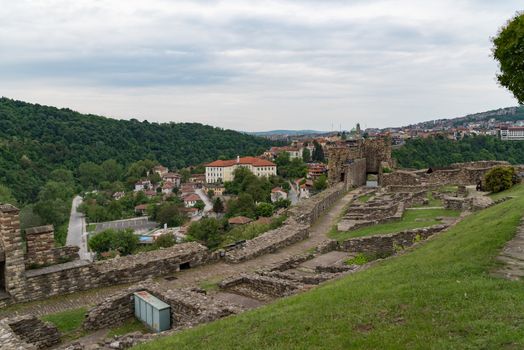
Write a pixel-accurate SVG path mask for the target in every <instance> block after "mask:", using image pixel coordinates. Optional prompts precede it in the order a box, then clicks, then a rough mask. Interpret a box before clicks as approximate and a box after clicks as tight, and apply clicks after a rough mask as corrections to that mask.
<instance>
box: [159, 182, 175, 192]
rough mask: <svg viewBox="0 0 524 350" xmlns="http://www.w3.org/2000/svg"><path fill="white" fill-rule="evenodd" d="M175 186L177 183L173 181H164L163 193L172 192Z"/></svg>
mask: <svg viewBox="0 0 524 350" xmlns="http://www.w3.org/2000/svg"><path fill="white" fill-rule="evenodd" d="M174 188H175V184H174V183H172V182H164V184H163V185H162V193H163V194H172V193H173V189H174Z"/></svg>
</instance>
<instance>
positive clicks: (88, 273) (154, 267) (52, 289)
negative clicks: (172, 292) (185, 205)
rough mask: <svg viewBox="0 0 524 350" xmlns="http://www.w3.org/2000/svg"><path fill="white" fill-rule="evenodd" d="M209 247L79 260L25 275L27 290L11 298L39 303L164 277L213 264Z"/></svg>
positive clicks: (188, 245) (187, 246)
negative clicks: (185, 265)
mask: <svg viewBox="0 0 524 350" xmlns="http://www.w3.org/2000/svg"><path fill="white" fill-rule="evenodd" d="M211 256H214V255H211V254H209V251H208V249H207V248H206V247H204V246H202V245H200V244H198V243H196V242H191V243H182V244H177V245H175V246H173V247H170V248H166V249H161V250H155V251H151V252H145V253H140V254H137V255H129V256H125V257H119V258H114V259H110V260H104V261H97V262H95V263H89V262H87V261H84V260H77V261H73V262H68V263H64V264H59V265H53V266H48V267H44V268H41V269H36V270H28V271H26V272H25V275H24V277H25V278H24V280H25V285H26V288H25V289H24V290H21V291H19V292H17V293H12V294H11V296H12V297H13V298H14V299H15V301H17V302H20V301H26V300H37V299H43V298H47V297H49V296H53V295H59V294H67V293H73V292H77V291H82V290H87V289H91V288H97V287H102V286H109V285H114V284H123V283H132V282H137V281H142V280H145V279H147V278H149V277H152V276H163V275H167V274H171V273H173V272H175V271H178V270H179V268H180V265H181V264H186V263H189V265H190V267H194V266H198V265H200V264H204V263H207V262H210V261H211V260H210V259H211Z"/></svg>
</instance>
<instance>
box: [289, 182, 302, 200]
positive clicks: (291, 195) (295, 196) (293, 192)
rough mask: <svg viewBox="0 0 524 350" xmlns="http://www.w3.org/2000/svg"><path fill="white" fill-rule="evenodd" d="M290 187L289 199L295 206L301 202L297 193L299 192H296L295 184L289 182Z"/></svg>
mask: <svg viewBox="0 0 524 350" xmlns="http://www.w3.org/2000/svg"><path fill="white" fill-rule="evenodd" d="M289 185H290V186H291V189H290V190H289V193H288V196H287V199H289V200H290V201H291V204H292V205H295V204H297V203H298V201H299V198H298V192H297V190H295V186H294V184H293V183H292V182H291V181H290V182H289Z"/></svg>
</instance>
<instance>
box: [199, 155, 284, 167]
mask: <svg viewBox="0 0 524 350" xmlns="http://www.w3.org/2000/svg"><path fill="white" fill-rule="evenodd" d="M235 164H251V165H252V166H255V167H260V166H276V164H275V163H273V162H270V161H269V160H265V159H261V158H257V157H242V158H240V159H239V161H238V162H237V160H236V159H231V160H215V161H214V162H211V163H208V164H206V166H208V167H211V166H212V167H230V166H233V165H235Z"/></svg>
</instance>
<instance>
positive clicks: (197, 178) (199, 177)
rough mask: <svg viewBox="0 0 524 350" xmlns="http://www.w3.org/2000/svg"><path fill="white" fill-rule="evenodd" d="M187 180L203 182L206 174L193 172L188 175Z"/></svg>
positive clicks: (195, 182)
mask: <svg viewBox="0 0 524 350" xmlns="http://www.w3.org/2000/svg"><path fill="white" fill-rule="evenodd" d="M189 182H191V183H194V184H203V183H205V182H206V174H193V175H191V176H189Z"/></svg>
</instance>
